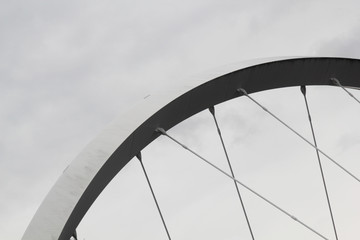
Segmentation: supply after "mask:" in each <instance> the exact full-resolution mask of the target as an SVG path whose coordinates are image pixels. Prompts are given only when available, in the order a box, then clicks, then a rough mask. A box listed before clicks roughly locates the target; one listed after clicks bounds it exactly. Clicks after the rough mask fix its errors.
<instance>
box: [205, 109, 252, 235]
mask: <svg viewBox="0 0 360 240" xmlns="http://www.w3.org/2000/svg"><path fill="white" fill-rule="evenodd" d="M209 111H210V113H211V115H212V116H213V119H214V122H215V125H216V129H217V132H218V135H219V137H220V140H221V144H222V147H223V150H224V153H225V156H226V160H227V162H228V165H229V169H230V172H231V176H232V177H233V178H235V174H234V171H233V168H232V166H231V162H230V159H229V155H228V153H227V150H226V147H225V143H224V139H223V137H222V134H221V130H220V127H219V124H218V121H217V119H216V115H215V107H214V106H212V107H210V108H209ZM234 184H235V188H236V192H237V195H238V197H239V200H240V204H241V207H242V210H243V213H244V216H245V219H246V223H247V225H248V228H249V231H250V234H251V238H252V240H255V237H254V234H253V231H252V229H251V225H250V221H249V218H248V215H247V213H246V209H245V205H244V202H243V200H242V197H241V194H240V190H239V187H238V185H237V184H236V181H235V180H234Z"/></svg>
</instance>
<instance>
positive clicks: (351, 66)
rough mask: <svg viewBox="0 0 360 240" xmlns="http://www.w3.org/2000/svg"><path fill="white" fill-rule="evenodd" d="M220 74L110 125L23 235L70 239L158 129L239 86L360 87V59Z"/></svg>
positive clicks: (292, 62)
mask: <svg viewBox="0 0 360 240" xmlns="http://www.w3.org/2000/svg"><path fill="white" fill-rule="evenodd" d="M224 73H225V74H224ZM215 76H217V77H209V76H205V77H201V78H196V79H192V80H190V81H189V82H187V84H186V85H184V84H182V86H180V87H178V88H174V89H172V90H169V91H166V92H163V93H161V94H157V95H154V96H150V97H148V98H146V99H144V101H143V102H142V103H141V104H140V105H138V106H137V107H135V108H133V109H132V110H131V111H129V112H127V113H126V114H123V115H122V116H120V117H119V118H118V119H117V120H115V121H114V122H113V123H112V124H110V125H109V126H108V127H107V128H105V129H104V130H103V132H102V133H101V134H100V135H99V136H97V138H95V139H94V140H93V141H92V142H91V143H90V144H89V145H88V146H87V147H86V148H85V149H84V150H83V151H82V152H81V153H80V154H79V155H78V156H77V157H76V158H75V160H74V161H73V162H72V163H71V164H70V165H69V166H68V167H67V168H66V169H65V171H64V172H63V174H62V175H61V176H60V178H59V179H58V180H57V182H56V183H55V185H54V186H53V188H52V189H51V190H50V192H49V193H48V195H47V196H46V198H45V199H44V201H43V202H42V204H41V205H40V207H39V209H38V210H37V212H36V214H35V215H34V217H33V219H32V221H31V222H30V224H29V226H28V228H27V229H26V231H25V233H24V236H23V238H22V239H23V240H35V239H36V240H45V239H46V240H48V239H61V240H63V239H69V238H70V237H71V235H72V233H73V232H74V231H75V229H76V227H77V226H78V224H79V223H80V221H81V219H82V218H83V216H84V215H85V213H86V212H87V210H88V209H89V208H90V206H91V205H92V203H93V202H94V201H95V199H96V198H97V197H98V196H99V195H100V193H101V191H102V190H103V189H104V188H105V187H106V185H107V184H108V183H109V182H110V181H111V180H112V179H113V178H114V176H115V175H116V174H117V173H118V172H119V171H120V170H121V169H122V168H123V167H124V166H125V165H126V164H127V163H128V162H129V161H130V160H131V159H132V158H133V157H134V156H135V155H136V154H137V153H138V152H139V151H141V150H142V149H143V148H145V147H146V146H147V145H148V144H149V143H151V142H152V141H153V140H154V139H155V138H157V137H158V136H159V133H156V132H155V131H154V130H155V129H156V128H157V127H162V128H164V129H165V130H168V129H169V128H171V127H173V126H175V125H176V124H178V123H179V122H181V121H183V120H185V119H187V118H189V117H191V116H192V115H194V114H196V113H198V112H200V111H202V110H204V109H206V108H208V107H210V106H213V105H216V104H219V103H221V102H224V101H227V100H230V99H232V98H235V97H239V96H240V94H239V93H238V92H237V89H238V88H244V89H245V90H246V91H247V92H248V93H254V92H259V91H263V90H269V89H274V88H282V87H291V86H299V85H332V82H331V80H330V78H332V77H336V78H338V79H340V81H341V83H342V84H343V85H344V86H349V87H355V88H360V81H359V79H360V60H357V59H346V58H291V59H285V58H277V59H273V60H271V61H269V60H256V61H255V62H254V61H253V62H251V63H249V62H247V63H245V64H243V66H241V67H239V66H237V67H236V68H235V66H233V67H232V69H230V70H229V69H227V70H224V71H222V73H216V75H215ZM208 80H210V81H208Z"/></svg>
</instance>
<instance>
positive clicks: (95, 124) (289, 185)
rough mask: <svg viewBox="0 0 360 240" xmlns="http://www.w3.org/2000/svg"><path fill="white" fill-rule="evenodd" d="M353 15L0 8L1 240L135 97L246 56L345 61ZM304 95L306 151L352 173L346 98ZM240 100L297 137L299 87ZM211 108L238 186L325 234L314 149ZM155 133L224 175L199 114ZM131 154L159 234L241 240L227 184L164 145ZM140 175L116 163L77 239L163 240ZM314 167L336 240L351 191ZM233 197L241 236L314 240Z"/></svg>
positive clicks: (354, 226) (348, 9) (301, 4)
mask: <svg viewBox="0 0 360 240" xmlns="http://www.w3.org/2000/svg"><path fill="white" fill-rule="evenodd" d="M359 9H360V3H359V1H356V0H353V1H351V0H343V1H321V0H313V1H291V0H287V1H286V0H273V1H242V0H238V1H232V0H223V1H212V0H207V1H205V0H203V1H188V0H185V1H159V0H156V1H128V0H122V1H113V0H104V1H93V0H87V1H68V0H64V1H43V0H26V1H21V0H19V1H5V0H0V34H1V37H0V133H1V138H0V190H1V198H0V239H9V240H12V239H20V238H21V236H22V234H23V232H24V231H25V229H26V226H27V225H28V223H29V221H30V220H31V218H32V216H33V215H34V213H35V211H36V209H37V208H38V206H39V204H40V203H41V201H42V200H43V198H44V197H45V195H46V193H47V192H48V191H49V189H50V188H51V186H52V185H53V184H54V183H55V181H56V179H57V178H58V176H59V175H60V174H61V173H62V171H63V170H64V168H65V167H66V166H67V165H68V164H69V163H70V162H71V161H72V159H74V158H75V156H76V155H77V154H78V153H79V152H80V151H81V150H82V149H83V148H84V146H85V145H86V144H87V143H88V142H89V141H90V140H91V139H93V138H94V137H95V136H96V135H97V133H98V132H99V131H100V130H101V129H102V128H103V127H104V126H106V125H107V124H108V123H109V122H110V121H111V120H113V119H114V118H115V117H116V116H117V115H118V114H119V113H121V112H122V111H124V110H125V109H128V108H131V106H133V105H134V104H136V103H138V102H139V101H141V100H142V99H143V97H144V96H146V95H148V94H149V93H152V92H156V91H159V90H163V89H166V87H167V86H171V85H173V84H177V83H179V81H181V80H182V79H186V78H187V77H188V76H190V75H192V74H196V73H201V72H204V71H208V70H210V69H213V68H216V67H218V66H222V65H227V64H231V63H234V62H239V61H242V60H247V59H253V58H263V57H273V56H346V57H354V58H360V48H359V43H360V15H359ZM308 92H309V101H311V108H312V109H313V114H314V123H317V124H316V131H317V132H318V133H319V136H318V141H319V146H323V149H324V150H325V151H327V150H328V151H329V152H330V153H329V154H330V155H333V156H335V157H336V158H338V160H339V162H342V163H343V164H344V165H346V166H347V167H348V168H350V169H351V170H352V171H353V172H354V173H355V174H357V175H358V176H359V175H360V170H359V169H360V164H359V163H356V160H358V156H359V153H360V151H359V150H358V149H359V148H360V146H359V145H360V137H359V134H358V133H359V130H360V129H359V126H358V125H359V124H358V123H359V121H360V105H359V104H357V103H356V102H355V101H353V100H351V99H350V98H349V97H347V96H346V94H345V93H343V92H342V91H341V90H340V89H333V88H330V89H329V88H321V89H319V88H312V89H309V91H308ZM355 94H356V93H355ZM358 96H359V95H358ZM254 97H257V98H258V99H259V100H261V101H262V102H264V103H266V104H267V105H268V106H269V108H271V109H274V111H275V112H277V113H278V114H279V115H280V116H282V117H283V118H284V119H285V120H286V121H288V122H289V123H291V124H292V125H294V126H295V127H297V128H298V129H299V130H300V131H302V133H303V134H304V135H305V136H307V137H309V138H310V137H311V135H309V128H308V127H309V126H308V123H307V122H306V121H307V118H306V115H305V107H304V105H303V99H302V96H301V94H300V92H299V89H290V90H276V91H273V92H267V93H259V94H255V95H254ZM359 97H360V96H359ZM285 100H286V101H285ZM217 112H218V114H219V122H220V124H221V125H222V126H223V131H224V136H225V137H226V142H227V143H228V147H229V154H230V156H231V158H232V159H233V162H234V168H235V172H236V174H237V175H238V176H239V178H240V179H241V180H243V181H244V182H246V183H248V184H249V185H251V186H253V187H254V188H255V189H257V190H258V191H259V192H261V193H263V194H264V195H266V196H267V197H269V198H271V199H273V200H274V201H275V202H277V203H279V204H280V205H281V206H283V207H284V208H286V209H289V210H290V211H292V212H294V214H295V215H297V216H299V218H302V219H304V220H305V221H306V222H307V223H309V225H311V226H313V227H314V228H316V229H317V230H319V231H320V232H321V233H323V234H324V235H326V236H328V237H329V238H330V239H334V237H333V233H332V229H331V223H330V219H329V216H328V212H327V209H326V203H325V202H324V195H323V192H322V191H323V189H322V188H321V184H320V183H321V181H320V180H319V175H318V174H319V172H318V171H317V170H318V169H317V168H316V164H315V163H316V158H315V157H316V155H315V152H314V151H313V149H311V148H309V147H307V146H306V145H305V144H303V143H301V141H300V140H298V139H297V138H296V137H294V136H293V135H292V134H291V133H289V132H288V131H287V130H285V129H283V128H282V127H281V126H280V125H279V124H278V123H276V122H275V121H274V120H273V119H271V118H270V117H269V116H267V115H266V114H265V113H264V112H262V111H261V109H259V108H257V107H256V106H255V105H253V104H251V102H249V101H248V100H247V99H237V100H235V101H232V102H229V103H225V104H223V105H221V106H219V107H217ZM315 119H317V120H315ZM170 132H171V133H172V134H174V135H175V136H177V137H178V138H179V139H182V140H183V141H184V142H186V144H188V145H189V146H190V145H191V146H193V147H194V148H195V149H197V150H198V151H199V152H201V153H202V154H203V155H205V156H208V157H209V158H211V160H212V161H214V162H216V163H217V164H219V165H220V166H221V167H222V168H224V169H226V162H225V159H224V156H223V153H222V152H221V148H220V145H219V141H218V138H217V136H216V131H215V129H214V126H213V122H212V119H211V116H210V115H209V113H208V112H203V113H200V114H199V115H198V116H195V117H194V118H193V119H189V120H188V121H186V122H184V123H183V124H181V125H179V126H177V127H175V128H174V129H173V130H172V131H170ZM274 139H276V141H275V140H274ZM259 149H260V150H259ZM254 153H256V154H254ZM143 154H144V164H145V165H146V166H147V167H148V171H149V175H150V178H151V180H152V181H153V185H154V189H155V191H156V193H157V195H158V198H159V202H160V204H161V207H162V208H163V211H164V215H165V218H166V220H167V221H168V225H169V230H170V233H171V235H172V236H173V239H251V238H250V236H249V233H248V231H247V229H246V225H245V222H244V219H243V216H242V214H241V209H240V206H239V205H238V202H237V199H236V195H235V196H234V194H235V192H234V189H233V188H234V186H233V185H232V183H231V181H229V180H228V179H226V178H225V177H223V176H221V175H220V174H218V173H216V172H215V170H213V169H211V168H209V167H207V166H205V165H203V164H202V163H201V162H199V161H198V160H197V159H196V158H194V157H192V156H191V155H190V154H188V153H186V152H184V151H183V150H182V149H180V148H179V147H177V146H176V145H174V144H173V143H172V142H169V141H168V140H167V139H164V138H160V139H159V141H157V142H154V144H152V145H151V146H149V148H148V149H145V150H144V153H143ZM240 157H241V161H240ZM236 159H238V160H239V161H236ZM304 159H306V161H304ZM324 161H326V160H324ZM140 170H141V169H140V166H139V164H138V162H136V161H134V162H130V163H129V164H128V165H127V166H126V167H125V169H124V171H123V172H124V173H122V172H121V174H119V175H118V176H117V177H116V178H115V179H114V181H113V182H112V183H111V184H110V185H109V187H108V188H107V189H106V190H105V191H104V193H103V194H102V195H101V196H100V197H99V199H98V200H97V201H96V202H95V204H94V206H93V208H91V209H90V211H89V212H88V214H87V215H86V216H85V218H84V220H83V222H81V223H80V225H79V228H78V232H79V238H80V239H86V240H90V239H166V235H165V232H164V230H163V228H162V226H161V222H160V220H159V217H158V215H157V212H156V208H155V206H154V203H153V202H152V199H151V195H150V192H149V189H148V188H147V186H146V182H145V179H144V177H143V175H142V172H141V171H140ZM325 170H326V171H327V175H329V176H330V177H329V178H330V180H329V190H330V191H331V195H332V199H333V201H334V212H335V214H336V215H337V217H338V221H337V223H338V228H339V230H338V231H339V236H341V237H342V238H341V239H358V238H359V236H360V230H359V229H358V225H359V223H360V209H359V207H358V205H355V203H356V202H359V201H360V186H359V184H358V183H357V184H356V183H354V181H353V180H352V179H351V178H349V177H348V176H346V175H344V174H342V173H341V172H340V171H339V170H338V169H336V168H334V166H333V165H331V164H327V163H325ZM304 176H306V177H304ZM315 180H316V184H315V183H314V182H315ZM304 186H305V187H304ZM242 192H243V194H244V201H245V204H246V205H247V206H248V207H249V209H248V211H249V216H250V219H251V221H252V223H253V228H254V234H255V236H256V237H257V238H256V239H290V238H291V239H318V238H317V237H316V236H314V235H313V234H312V233H311V232H308V231H306V230H304V229H303V228H302V227H301V226H299V225H297V224H296V223H294V222H292V221H291V220H288V218H287V217H286V216H283V215H281V214H279V213H277V212H276V210H274V209H272V208H271V207H269V206H267V205H266V204H265V203H263V202H262V201H260V200H258V199H256V198H255V197H253V196H252V195H251V194H249V193H248V192H246V191H244V190H242Z"/></svg>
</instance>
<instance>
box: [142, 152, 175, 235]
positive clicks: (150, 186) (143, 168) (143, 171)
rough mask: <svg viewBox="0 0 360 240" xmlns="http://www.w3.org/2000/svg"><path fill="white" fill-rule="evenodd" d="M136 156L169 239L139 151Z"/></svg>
mask: <svg viewBox="0 0 360 240" xmlns="http://www.w3.org/2000/svg"><path fill="white" fill-rule="evenodd" d="M136 157H137V159H139V162H140V164H141V168H142V169H143V172H144V175H145V177H146V181H147V183H148V185H149V188H150V191H151V194H152V196H153V198H154V201H155V204H156V207H157V210H158V212H159V215H160V217H161V221H162V223H163V226H164V228H165V231H166V234H167V236H168V239H169V240H171V237H170V234H169V231H168V228H167V227H166V223H165V220H164V217H163V215H162V213H161V210H160V206H159V203H158V201H157V200H156V197H155V193H154V190H153V188H152V187H151V183H150V180H149V177H148V175H147V173H146V170H145V167H144V164H143V162H142V157H141V152H139V153H138V154H137V155H136Z"/></svg>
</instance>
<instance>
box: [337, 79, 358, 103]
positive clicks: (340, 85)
mask: <svg viewBox="0 0 360 240" xmlns="http://www.w3.org/2000/svg"><path fill="white" fill-rule="evenodd" d="M330 80H331V81H332V82H333V83H335V84H336V85H338V86H339V87H341V88H342V89H343V90H344V91H345V92H346V93H347V94H349V96H350V97H352V98H353V99H355V101H357V102H358V103H360V101H359V99H357V98H356V97H355V96H354V95H353V94H352V93H351V92H349V91H348V90H347V89H346V88H345V87H344V86H343V85H342V84H341V83H340V81H339V79H337V78H330Z"/></svg>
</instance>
